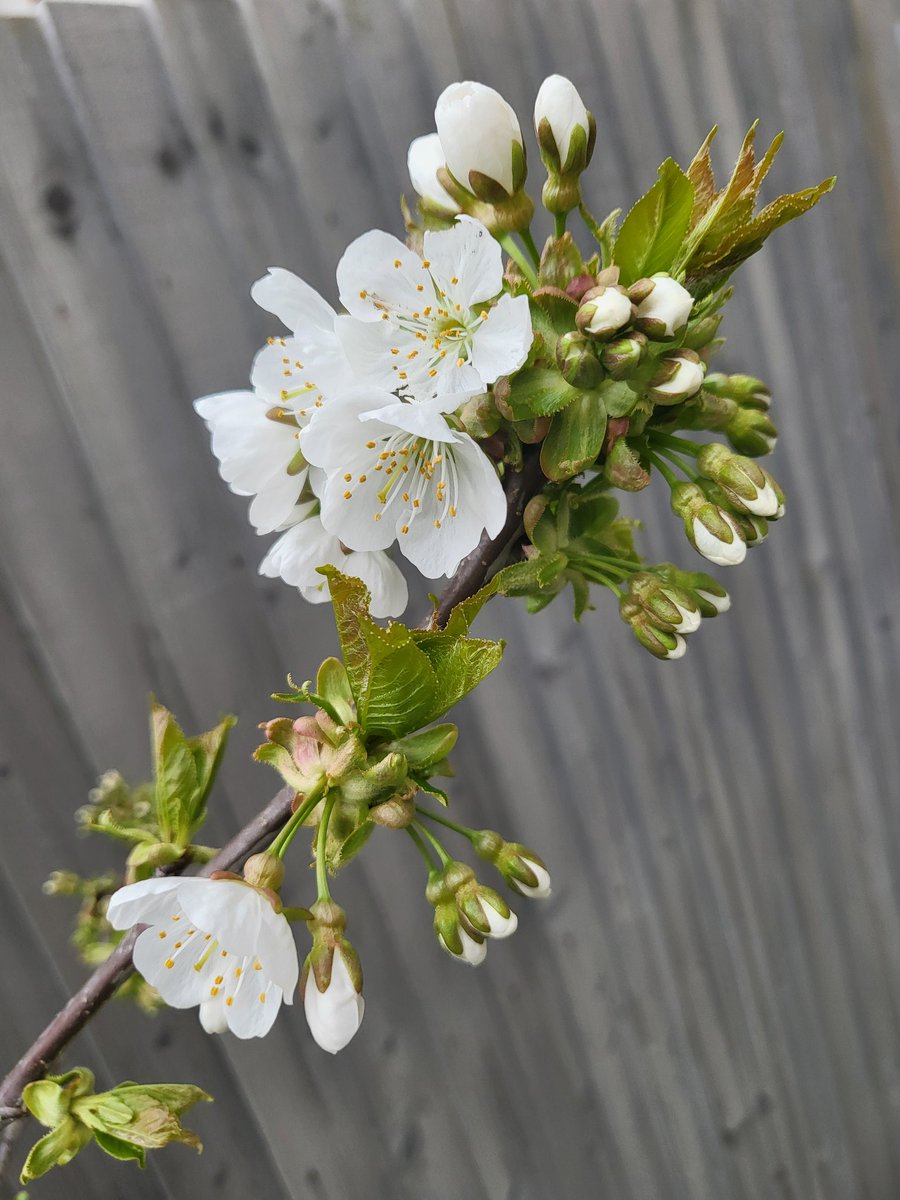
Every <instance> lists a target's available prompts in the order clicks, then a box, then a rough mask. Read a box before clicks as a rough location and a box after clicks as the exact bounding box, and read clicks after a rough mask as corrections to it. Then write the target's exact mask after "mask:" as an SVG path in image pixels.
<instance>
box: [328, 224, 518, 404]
mask: <svg viewBox="0 0 900 1200" xmlns="http://www.w3.org/2000/svg"><path fill="white" fill-rule="evenodd" d="M337 281H338V287H339V289H340V295H341V302H342V303H343V304H344V306H345V307H346V309H347V311H348V313H350V316H349V317H342V318H340V319H339V320H338V322H337V331H338V336H339V337H340V339H341V342H342V343H343V346H344V349H345V351H346V354H347V357H348V358H349V360H350V361H351V363H352V364H353V366H354V367H355V368H356V370H357V372H358V373H359V374H361V375H362V376H364V377H365V378H366V379H367V380H370V381H371V382H372V383H373V384H376V385H377V386H379V387H383V388H387V389H388V390H390V391H397V392H401V393H409V394H412V395H416V396H423V395H439V394H441V393H444V392H463V391H473V392H475V391H481V390H483V389H484V388H485V387H486V386H487V385H488V384H490V383H493V382H494V381H495V380H496V379H498V378H499V377H500V376H501V375H508V374H510V373H511V372H513V371H515V370H517V369H518V368H519V367H520V366H521V365H522V363H523V362H524V361H525V359H526V357H527V355H528V351H529V349H530V348H531V341H532V336H533V335H532V328H531V316H530V313H529V309H528V298H527V297H526V296H509V295H503V296H501V297H500V299H499V300H498V301H497V303H496V304H492V303H491V302H492V301H493V299H494V297H496V296H497V295H498V294H499V293H500V292H501V290H502V287H503V254H502V251H501V249H500V246H499V244H498V243H497V242H496V241H495V240H494V238H492V237H491V235H490V234H489V233H488V231H487V229H486V228H485V227H484V225H482V224H481V222H480V221H476V220H474V219H473V218H472V217H465V216H461V217H458V218H457V222H456V224H455V225H454V226H453V228H452V229H444V230H440V231H437V232H436V231H434V230H429V231H428V232H426V234H425V239H424V258H420V257H419V255H418V254H416V253H414V252H413V251H412V250H410V249H408V248H407V247H406V246H405V245H404V244H403V242H400V241H398V240H397V238H395V237H393V235H391V234H389V233H384V232H382V231H381V230H378V229H373V230H370V231H369V232H368V233H364V234H363V235H362V237H358V238H357V239H356V241H354V242H351V243H350V245H349V246H348V247H347V249H346V251H345V252H344V256H343V258H342V259H341V261H340V263H339V264H338V269H337Z"/></svg>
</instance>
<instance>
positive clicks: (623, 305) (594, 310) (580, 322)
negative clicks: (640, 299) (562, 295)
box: [575, 285, 632, 341]
mask: <svg viewBox="0 0 900 1200" xmlns="http://www.w3.org/2000/svg"><path fill="white" fill-rule="evenodd" d="M631 312H632V309H631V301H630V300H629V299H628V293H627V292H626V291H625V289H624V288H622V287H619V286H618V285H614V286H611V287H596V288H591V290H590V291H589V292H585V294H584V296H583V298H582V301H581V306H580V307H579V309H578V312H577V313H576V314H575V324H576V325H577V326H578V328H579V329H580V330H581V332H582V333H587V334H590V336H591V337H595V338H597V339H598V341H606V339H607V338H611V337H612V335H613V334H614V333H618V331H619V330H620V329H622V328H624V326H626V325H627V324H628V323H629V321H630V320H631Z"/></svg>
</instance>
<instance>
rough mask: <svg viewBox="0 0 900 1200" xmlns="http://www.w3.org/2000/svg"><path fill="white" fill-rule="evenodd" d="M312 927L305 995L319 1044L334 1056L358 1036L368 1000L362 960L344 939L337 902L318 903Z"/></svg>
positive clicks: (302, 991) (303, 979)
mask: <svg viewBox="0 0 900 1200" xmlns="http://www.w3.org/2000/svg"><path fill="white" fill-rule="evenodd" d="M312 912H313V919H312V920H311V921H309V922H307V924H308V927H309V931H310V933H311V934H312V935H313V948H312V950H310V952H309V954H308V955H307V958H306V962H305V963H304V964H303V974H302V975H301V977H300V996H301V997H302V999H303V1008H304V1011H305V1012H306V1021H307V1024H308V1025H309V1030H310V1033H311V1034H312V1035H313V1038H314V1040H315V1041H316V1042H317V1044H318V1045H319V1046H321V1047H322V1049H323V1050H327V1051H328V1053H329V1054H337V1052H338V1051H339V1050H343V1048H344V1047H345V1046H346V1045H347V1043H348V1042H349V1041H350V1040H351V1039H352V1038H353V1037H354V1036H355V1034H356V1032H357V1030H358V1029H359V1027H360V1025H361V1024H362V1019H363V1013H364V1011H365V1001H364V999H363V995H362V988H363V977H362V967H361V966H360V962H359V955H358V954H357V953H356V950H355V949H354V948H353V946H352V945H351V944H350V942H348V941H347V939H346V938H345V937H344V928H345V926H346V923H347V918H346V914H345V913H344V910H343V909H342V908H341V907H340V906H339V905H337V904H335V903H334V902H333V901H322V900H319V901H317V902H316V903H315V904H314V905H313V906H312Z"/></svg>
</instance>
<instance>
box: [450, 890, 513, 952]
mask: <svg viewBox="0 0 900 1200" xmlns="http://www.w3.org/2000/svg"><path fill="white" fill-rule="evenodd" d="M456 907H457V910H458V912H459V915H460V920H461V922H462V924H463V926H464V927H465V928H466V929H467V930H468V932H470V933H472V934H479V935H480V936H481V937H493V938H505V937H509V936H510V934H513V933H515V931H516V928H517V926H518V924H519V919H518V917H517V916H516V914H515V913H514V912H512V910H511V909H510V907H509V905H508V904H507V903H506V901H505V900H504V899H503V897H502V896H500V895H499V894H498V893H497V892H495V891H494V889H493V888H489V887H485V886H484V884H482V883H478V882H477V880H473V881H472V882H471V883H470V884H466V885H464V886H463V887H461V888H460V889H459V891H458V892H457V893H456Z"/></svg>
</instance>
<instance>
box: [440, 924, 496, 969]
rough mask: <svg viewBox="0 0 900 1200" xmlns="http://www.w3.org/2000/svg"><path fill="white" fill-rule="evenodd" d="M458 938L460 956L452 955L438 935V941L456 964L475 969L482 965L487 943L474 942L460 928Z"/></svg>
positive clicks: (441, 936) (441, 937)
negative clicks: (460, 945)
mask: <svg viewBox="0 0 900 1200" xmlns="http://www.w3.org/2000/svg"><path fill="white" fill-rule="evenodd" d="M459 936H460V940H461V941H462V954H454V953H453V951H452V950H451V949H450V947H449V946H448V945H447V943H446V942H445V941H444V938H443V935H442V934H440V933H439V934H438V941H439V942H440V944H441V946H442V947H443V948H444V949H445V950H446V951H447V953H448V954H449V955H450V956H451V957H452V958H455V959H456V961H457V962H464V963H468V964H469V966H470V967H477V966H479V965H480V964H481V963H483V962H484V959H485V955H486V954H487V942H476V941H475V939H474V938H473V937H470V936H469V935H468V934H467V933H466V931H465V930H464V929H463V928H462V927H461V926H460V928H459Z"/></svg>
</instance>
